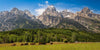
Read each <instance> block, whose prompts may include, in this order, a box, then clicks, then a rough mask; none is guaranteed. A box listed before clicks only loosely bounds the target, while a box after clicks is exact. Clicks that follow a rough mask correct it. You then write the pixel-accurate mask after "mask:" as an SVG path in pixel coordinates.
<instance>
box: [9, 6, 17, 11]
mask: <svg viewBox="0 0 100 50" xmlns="http://www.w3.org/2000/svg"><path fill="white" fill-rule="evenodd" d="M11 11H19V9H18V8H16V7H14V8H13V9H12V10H11Z"/></svg>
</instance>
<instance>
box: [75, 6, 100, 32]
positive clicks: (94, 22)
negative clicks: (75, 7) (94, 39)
mask: <svg viewBox="0 0 100 50" xmlns="http://www.w3.org/2000/svg"><path fill="white" fill-rule="evenodd" d="M74 20H76V21H77V22H79V23H80V24H81V25H83V26H85V27H86V28H87V29H88V30H91V31H94V32H100V29H99V28H100V26H99V25H100V15H99V14H95V13H93V12H92V11H91V10H90V9H89V8H84V9H82V11H80V12H77V16H76V17H75V19H74Z"/></svg>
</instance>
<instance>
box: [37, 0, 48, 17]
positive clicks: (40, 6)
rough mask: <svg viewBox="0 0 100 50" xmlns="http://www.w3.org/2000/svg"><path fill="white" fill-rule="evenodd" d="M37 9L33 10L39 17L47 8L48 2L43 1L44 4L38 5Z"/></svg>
mask: <svg viewBox="0 0 100 50" xmlns="http://www.w3.org/2000/svg"><path fill="white" fill-rule="evenodd" d="M38 6H39V8H38V9H35V12H36V15H37V16H38V15H41V14H42V13H43V12H44V11H45V9H46V8H47V7H48V6H49V2H48V1H45V4H40V3H39V4H38Z"/></svg>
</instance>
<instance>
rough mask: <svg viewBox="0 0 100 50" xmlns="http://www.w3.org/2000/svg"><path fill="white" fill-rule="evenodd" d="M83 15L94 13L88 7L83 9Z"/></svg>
mask: <svg viewBox="0 0 100 50" xmlns="http://www.w3.org/2000/svg"><path fill="white" fill-rule="evenodd" d="M81 13H92V11H91V10H90V9H89V8H88V7H85V8H83V9H82V11H81Z"/></svg>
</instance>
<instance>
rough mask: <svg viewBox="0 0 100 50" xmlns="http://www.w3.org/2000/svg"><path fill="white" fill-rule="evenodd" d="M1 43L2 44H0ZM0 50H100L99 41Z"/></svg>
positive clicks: (7, 47) (9, 47)
mask: <svg viewBox="0 0 100 50" xmlns="http://www.w3.org/2000/svg"><path fill="white" fill-rule="evenodd" d="M0 45H2V44H0ZM0 50H100V42H95V43H67V44H66V43H65V44H53V45H26V46H5V47H4V46H3V47H0Z"/></svg>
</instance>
